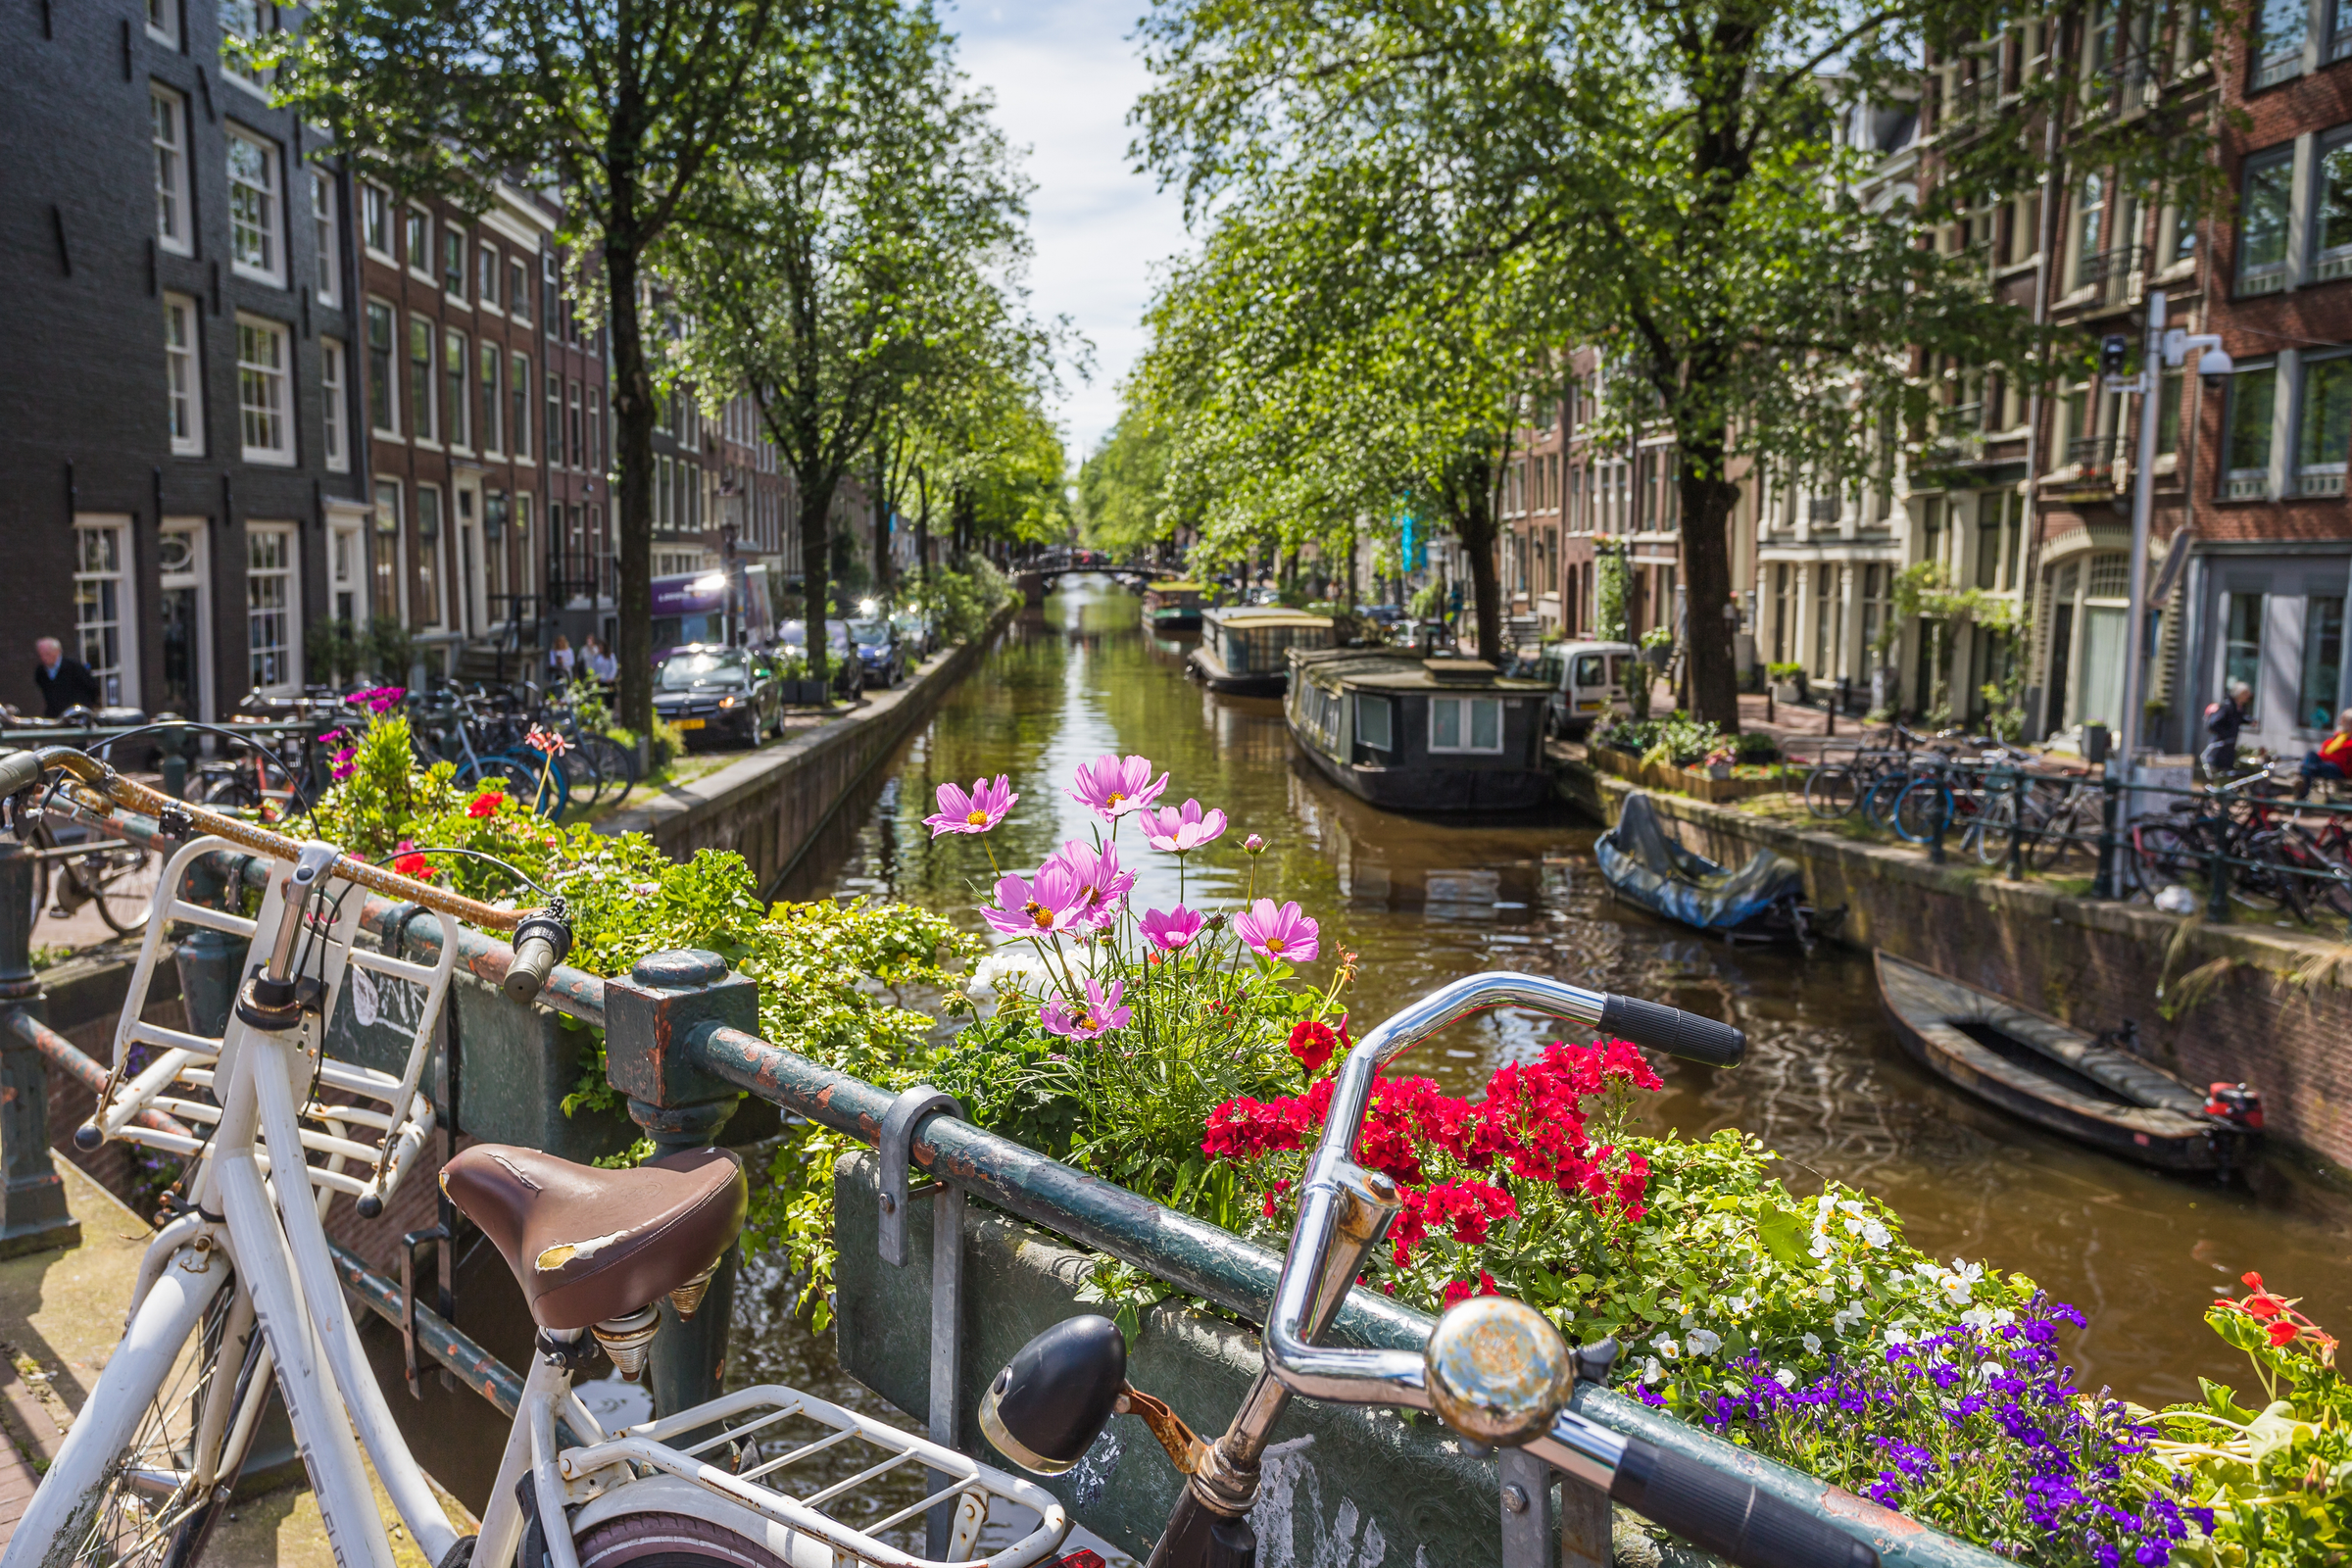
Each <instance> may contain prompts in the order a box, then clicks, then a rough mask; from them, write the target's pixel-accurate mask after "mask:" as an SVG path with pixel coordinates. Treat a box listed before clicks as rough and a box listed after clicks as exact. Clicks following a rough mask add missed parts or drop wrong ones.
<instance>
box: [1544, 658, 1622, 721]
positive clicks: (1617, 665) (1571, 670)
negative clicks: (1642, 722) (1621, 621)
mask: <svg viewBox="0 0 2352 1568" xmlns="http://www.w3.org/2000/svg"><path fill="white" fill-rule="evenodd" d="M1641 658H1642V651H1641V650H1640V649H1638V648H1636V647H1635V646H1634V645H1633V644H1632V643H1547V644H1545V645H1544V662H1543V664H1542V665H1541V667H1540V672H1539V676H1538V678H1539V679H1541V680H1542V681H1543V682H1544V684H1545V685H1547V686H1549V687H1550V688H1551V699H1550V703H1549V705H1548V706H1549V709H1550V729H1551V733H1552V734H1554V735H1582V734H1584V733H1585V732H1586V731H1587V730H1589V729H1591V728H1592V727H1593V721H1594V720H1595V719H1597V718H1599V717H1600V715H1601V714H1603V713H1630V712H1631V711H1633V710H1632V709H1631V708H1630V707H1629V706H1628V705H1627V703H1626V700H1625V678H1626V671H1627V670H1628V669H1629V668H1630V667H1631V666H1633V665H1634V664H1636V663H1639V662H1641Z"/></svg>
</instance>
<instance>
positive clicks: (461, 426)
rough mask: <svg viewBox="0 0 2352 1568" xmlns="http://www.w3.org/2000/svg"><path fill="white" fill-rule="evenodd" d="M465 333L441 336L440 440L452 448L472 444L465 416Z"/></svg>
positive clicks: (471, 431)
mask: <svg viewBox="0 0 2352 1568" xmlns="http://www.w3.org/2000/svg"><path fill="white" fill-rule="evenodd" d="M441 388H442V389H441V439H442V440H444V441H446V442H448V443H449V444H450V445H451V446H453V447H471V446H472V445H473V424H472V422H471V421H470V420H468V419H467V418H466V334H465V333H463V332H447V331H445V332H443V333H442V334H441Z"/></svg>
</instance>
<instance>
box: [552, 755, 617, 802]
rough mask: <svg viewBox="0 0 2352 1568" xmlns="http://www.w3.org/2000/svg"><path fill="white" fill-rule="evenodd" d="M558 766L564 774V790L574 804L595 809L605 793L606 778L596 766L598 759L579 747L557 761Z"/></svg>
mask: <svg viewBox="0 0 2352 1568" xmlns="http://www.w3.org/2000/svg"><path fill="white" fill-rule="evenodd" d="M556 766H557V767H559V768H561V769H562V770H563V773H564V789H565V791H566V792H568V793H569V795H570V797H571V800H572V804H574V805H576V806H586V807H591V808H592V807H594V806H595V805H596V803H597V801H598V799H599V798H601V797H602V796H603V795H604V793H605V776H604V773H603V771H602V770H600V769H599V768H598V767H597V765H596V759H595V758H593V757H590V756H589V755H588V754H587V752H586V751H584V750H582V749H581V748H580V747H578V746H574V747H572V748H571V750H569V751H567V752H565V753H564V755H563V756H562V757H560V758H558V759H556Z"/></svg>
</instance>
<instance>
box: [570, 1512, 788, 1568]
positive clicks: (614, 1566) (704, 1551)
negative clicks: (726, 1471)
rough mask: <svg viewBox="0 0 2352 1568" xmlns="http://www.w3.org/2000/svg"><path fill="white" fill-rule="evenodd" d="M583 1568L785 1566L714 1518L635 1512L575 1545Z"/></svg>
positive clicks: (597, 1528) (591, 1532)
mask: <svg viewBox="0 0 2352 1568" xmlns="http://www.w3.org/2000/svg"><path fill="white" fill-rule="evenodd" d="M572 1550H573V1551H574V1552H576V1553H577V1554H578V1556H579V1561H580V1568H786V1565H785V1563H784V1561H783V1559H781V1558H779V1557H778V1556H777V1555H776V1554H775V1553H774V1552H772V1551H769V1550H768V1549H767V1548H766V1547H765V1546H763V1545H761V1544H760V1543H759V1542H756V1541H752V1540H749V1539H747V1538H745V1537H743V1536H741V1535H738V1534H736V1533H735V1532H734V1531H732V1530H729V1529H728V1528H727V1527H726V1526H724V1525H722V1524H719V1523H717V1522H715V1521H713V1520H710V1519H697V1518H695V1517H693V1516H692V1515H690V1514H682V1513H632V1514H623V1515H622V1516H621V1517H620V1518H618V1519H608V1520H606V1521H605V1522H604V1523H603V1524H600V1525H592V1526H590V1527H589V1530H588V1533H587V1534H586V1535H584V1536H581V1537H580V1538H579V1539H578V1540H576V1541H574V1542H573V1543H572Z"/></svg>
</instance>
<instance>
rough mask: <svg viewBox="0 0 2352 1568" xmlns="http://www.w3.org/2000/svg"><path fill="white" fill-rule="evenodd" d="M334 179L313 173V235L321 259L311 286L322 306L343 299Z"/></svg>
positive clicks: (321, 171) (318, 171)
mask: <svg viewBox="0 0 2352 1568" xmlns="http://www.w3.org/2000/svg"><path fill="white" fill-rule="evenodd" d="M335 218H336V203H335V176H334V175H333V173H332V172H329V171H327V170H324V169H317V168H314V169H313V170H312V171H311V234H312V237H313V238H314V239H315V240H316V241H317V243H318V260H317V263H316V264H315V266H316V270H315V272H314V274H313V283H312V286H313V287H314V288H316V289H317V290H318V300H319V304H321V305H332V304H334V303H335V301H336V300H337V299H338V298H340V297H341V294H342V288H341V285H340V284H339V283H338V281H337V279H338V278H339V277H340V276H341V274H342V270H343V244H342V239H341V235H342V232H343V225H342V224H340V223H338V222H337V221H335Z"/></svg>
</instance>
